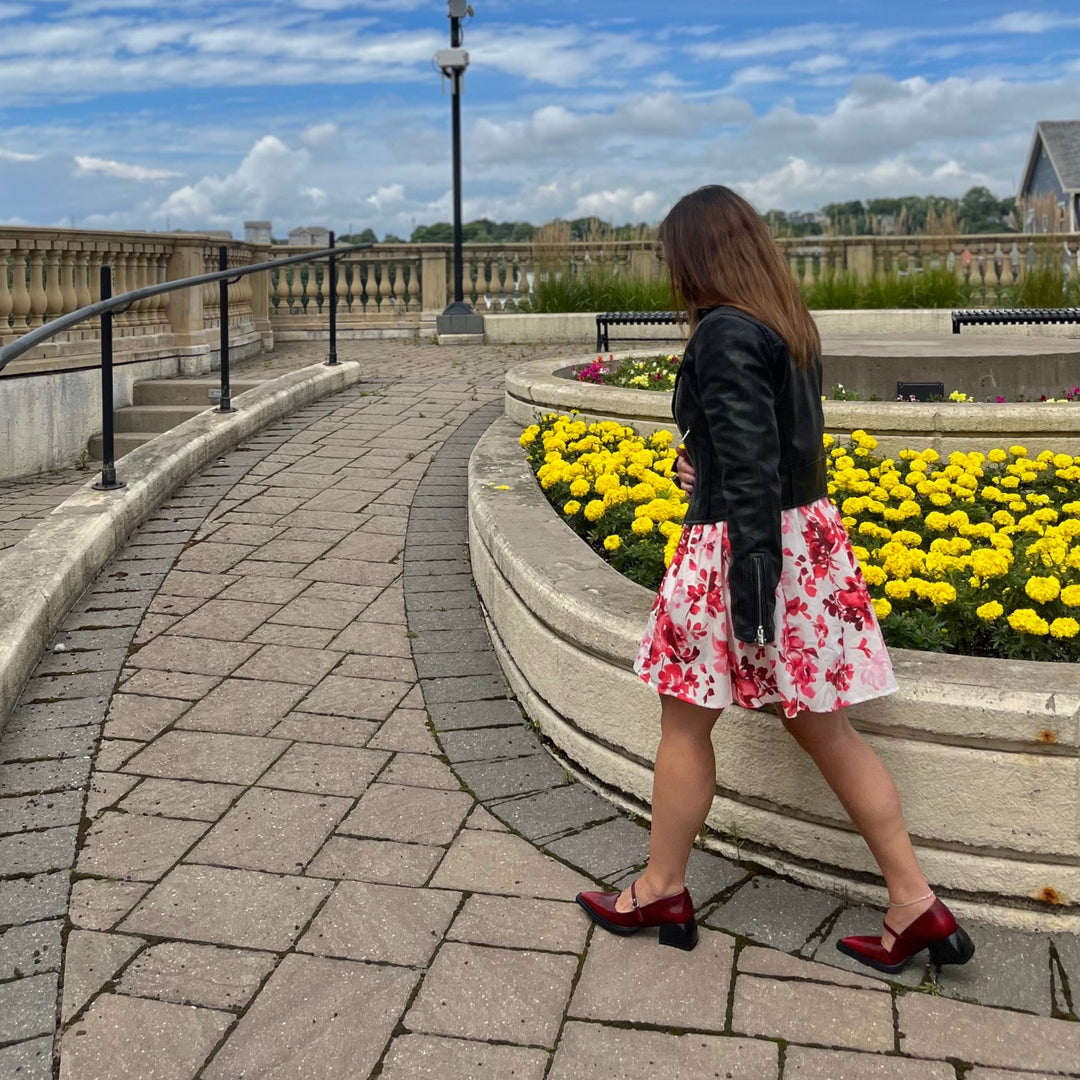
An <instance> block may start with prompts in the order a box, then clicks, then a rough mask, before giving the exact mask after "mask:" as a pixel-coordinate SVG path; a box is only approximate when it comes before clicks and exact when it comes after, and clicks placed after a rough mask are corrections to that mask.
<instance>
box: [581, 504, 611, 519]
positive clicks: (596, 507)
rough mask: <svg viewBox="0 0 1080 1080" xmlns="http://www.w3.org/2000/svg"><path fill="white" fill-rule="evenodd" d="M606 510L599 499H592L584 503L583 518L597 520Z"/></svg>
mask: <svg viewBox="0 0 1080 1080" xmlns="http://www.w3.org/2000/svg"><path fill="white" fill-rule="evenodd" d="M606 510H607V507H606V506H604V504H603V502H602V501H601V500H600V499H593V500H592V502H590V503H586V504H585V519H586V521H599V520H600V519H601V518H602V517H603V516H604V513H605V511H606Z"/></svg>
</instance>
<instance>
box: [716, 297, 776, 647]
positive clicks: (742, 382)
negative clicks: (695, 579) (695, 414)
mask: <svg viewBox="0 0 1080 1080" xmlns="http://www.w3.org/2000/svg"><path fill="white" fill-rule="evenodd" d="M698 329H699V332H700V333H701V340H700V342H699V343H697V344H698V347H697V350H696V357H695V369H696V371H695V374H696V376H697V379H696V381H697V383H698V393H699V395H700V400H701V404H702V407H703V410H704V414H705V419H706V422H707V425H708V431H709V441H710V442H711V444H712V447H713V449H714V451H715V454H716V459H717V461H718V463H719V466H720V477H719V481H720V490H721V492H722V494H723V499H724V502H725V504H726V507H727V517H726V520H727V532H728V538H729V541H730V544H731V561H730V564H729V565H730V569H729V574H728V584H729V588H730V594H731V607H732V610H731V612H730V616H731V622H732V628H733V630H734V633H735V636H736V637H737V638H738V639H739V640H740V641H743V642H756V643H757V644H759V645H760V644H764V643H765V642H770V641H772V640H773V637H774V636H775V627H774V619H773V609H774V607H775V604H776V588H777V585H778V584H779V581H780V569H781V564H782V550H781V539H780V511H781V482H780V435H779V430H778V427H777V421H776V410H775V405H774V389H773V386H774V365H775V363H776V349H775V347H774V346H773V345H772V344H771V343H770V341H769V340H768V338H766V337H765V335H764V333H763V332H762V330H761V328H759V327H757V326H755V325H754V324H753V323H751V322H750V321H749V320H746V319H741V318H739V317H737V316H736V317H722V318H715V319H707V320H705V321H703V322H702V323H701V325H700V326H699V328H698Z"/></svg>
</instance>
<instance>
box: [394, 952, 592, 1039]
mask: <svg viewBox="0 0 1080 1080" xmlns="http://www.w3.org/2000/svg"><path fill="white" fill-rule="evenodd" d="M577 967H578V960H577V957H576V956H566V955H561V954H558V953H542V952H530V951H526V950H511V949H491V948H486V947H484V946H481V945H464V944H458V943H456V942H447V943H446V944H445V945H444V946H443V947H442V949H440V950H439V954H438V955H437V956H436V958H435V961H434V963H432V965H431V967H430V969H429V970H428V973H427V977H426V978H425V979H424V985H423V986H422V987H421V988H420V993H419V994H418V995H417V997H416V1001H415V1003H414V1004H413V1006H412V1008H411V1009H410V1010H409V1011H408V1013H406V1015H405V1025H406V1027H408V1028H409V1029H410V1030H412V1031H423V1032H427V1033H429V1034H434V1035H459V1036H463V1037H465V1038H471V1039H484V1040H497V1041H499V1042H513V1043H522V1044H526V1045H532V1046H550V1045H551V1044H552V1043H553V1042H554V1041H555V1036H556V1034H557V1033H558V1030H559V1023H560V1021H561V1018H562V1013H563V1009H564V1008H565V1005H566V998H567V995H568V994H569V992H570V984H571V981H572V980H573V977H574V974H575V973H576V971H577Z"/></svg>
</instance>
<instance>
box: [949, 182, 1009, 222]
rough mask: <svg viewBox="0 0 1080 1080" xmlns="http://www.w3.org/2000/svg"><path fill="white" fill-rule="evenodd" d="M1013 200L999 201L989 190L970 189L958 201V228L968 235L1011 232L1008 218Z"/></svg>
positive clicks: (980, 188) (982, 188)
mask: <svg viewBox="0 0 1080 1080" xmlns="http://www.w3.org/2000/svg"><path fill="white" fill-rule="evenodd" d="M1014 209H1015V200H1014V199H1011V198H1009V199H999V198H997V196H995V195H994V193H993V192H992V191H990V189H989V188H985V187H973V188H970V189H969V190H968V191H967V192H966V193H965V195H964V197H963V198H962V199H961V200H960V205H959V207H958V208H957V216H958V217H959V219H960V228H961V229H962V230H963V231H964V232H969V233H989V232H1004V231H1011V228H1010V224H1009V218H1010V215H1011V214H1012V212H1013V210H1014Z"/></svg>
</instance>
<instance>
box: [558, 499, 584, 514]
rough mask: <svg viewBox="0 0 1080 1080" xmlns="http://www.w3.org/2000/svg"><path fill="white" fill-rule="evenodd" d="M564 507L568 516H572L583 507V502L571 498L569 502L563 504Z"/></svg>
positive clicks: (564, 511)
mask: <svg viewBox="0 0 1080 1080" xmlns="http://www.w3.org/2000/svg"><path fill="white" fill-rule="evenodd" d="M562 509H563V513H564V514H565V515H566V516H567V517H571V516H573V515H574V514H576V513H577V512H578V511H579V510H580V509H581V503H579V502H578V501H577V499H571V500H570V501H569V502H568V503H564V504H563V508H562Z"/></svg>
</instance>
